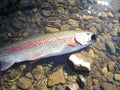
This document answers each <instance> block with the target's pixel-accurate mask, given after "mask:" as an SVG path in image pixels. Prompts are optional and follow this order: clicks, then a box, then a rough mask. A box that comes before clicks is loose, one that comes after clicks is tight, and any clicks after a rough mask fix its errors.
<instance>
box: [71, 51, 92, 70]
mask: <svg viewBox="0 0 120 90" xmlns="http://www.w3.org/2000/svg"><path fill="white" fill-rule="evenodd" d="M69 62H70V65H71V66H72V67H73V68H74V69H75V70H80V71H91V64H92V62H93V60H92V59H91V58H90V57H89V55H88V54H87V53H84V52H83V53H74V54H72V55H70V56H69Z"/></svg>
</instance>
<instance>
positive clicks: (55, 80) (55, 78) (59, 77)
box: [48, 68, 65, 87]
mask: <svg viewBox="0 0 120 90" xmlns="http://www.w3.org/2000/svg"><path fill="white" fill-rule="evenodd" d="M64 83H65V77H64V73H63V69H62V68H60V69H58V70H57V71H55V72H53V73H52V75H50V77H49V78H48V86H50V87H51V86H54V85H56V84H64Z"/></svg>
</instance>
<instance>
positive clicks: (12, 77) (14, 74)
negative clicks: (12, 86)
mask: <svg viewBox="0 0 120 90" xmlns="http://www.w3.org/2000/svg"><path fill="white" fill-rule="evenodd" d="M18 77H20V73H19V72H18V71H17V70H16V69H13V70H11V72H10V74H9V79H10V80H15V79H17V78H18Z"/></svg>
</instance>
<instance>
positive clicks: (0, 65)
mask: <svg viewBox="0 0 120 90" xmlns="http://www.w3.org/2000/svg"><path fill="white" fill-rule="evenodd" d="M14 63H15V62H14V61H11V60H0V70H1V71H3V70H6V69H8V68H10V67H11V66H12V65H13V64H14Z"/></svg>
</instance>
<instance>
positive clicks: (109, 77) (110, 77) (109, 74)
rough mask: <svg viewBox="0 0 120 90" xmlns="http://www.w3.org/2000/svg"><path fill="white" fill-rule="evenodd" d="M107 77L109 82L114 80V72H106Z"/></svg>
mask: <svg viewBox="0 0 120 90" xmlns="http://www.w3.org/2000/svg"><path fill="white" fill-rule="evenodd" d="M104 76H105V78H106V79H107V81H108V82H113V74H112V73H111V72H107V73H105V75H104Z"/></svg>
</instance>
